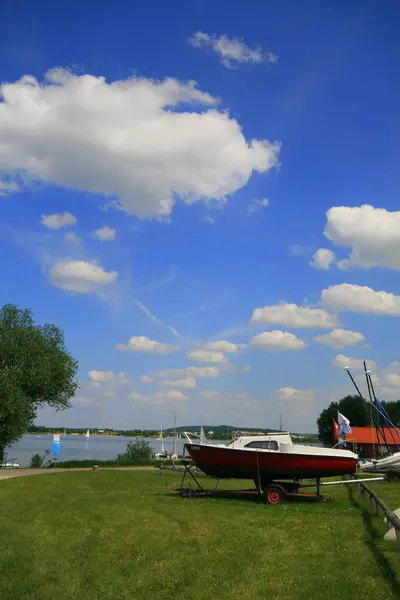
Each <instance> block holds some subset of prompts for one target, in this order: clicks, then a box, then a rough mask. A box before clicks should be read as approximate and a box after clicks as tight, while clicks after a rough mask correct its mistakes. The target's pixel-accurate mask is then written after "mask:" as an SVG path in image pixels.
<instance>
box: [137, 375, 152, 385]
mask: <svg viewBox="0 0 400 600" xmlns="http://www.w3.org/2000/svg"><path fill="white" fill-rule="evenodd" d="M140 381H141V382H142V383H153V381H154V379H153V377H150V376H149V375H141V376H140Z"/></svg>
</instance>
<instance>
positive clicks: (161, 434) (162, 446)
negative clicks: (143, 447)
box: [160, 425, 165, 454]
mask: <svg viewBox="0 0 400 600" xmlns="http://www.w3.org/2000/svg"><path fill="white" fill-rule="evenodd" d="M160 444H161V450H160V452H161V454H165V448H164V438H163V429H162V425H161V429H160Z"/></svg>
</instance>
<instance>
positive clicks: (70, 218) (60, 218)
mask: <svg viewBox="0 0 400 600" xmlns="http://www.w3.org/2000/svg"><path fill="white" fill-rule="evenodd" d="M0 107H1V105H0ZM0 122H1V110H0ZM0 166H1V154H0ZM40 222H41V224H42V225H44V226H45V227H47V229H53V230H56V229H61V228H62V227H69V226H71V225H75V223H76V217H74V215H71V213H69V212H65V213H54V214H53V215H42V216H41V218H40Z"/></svg>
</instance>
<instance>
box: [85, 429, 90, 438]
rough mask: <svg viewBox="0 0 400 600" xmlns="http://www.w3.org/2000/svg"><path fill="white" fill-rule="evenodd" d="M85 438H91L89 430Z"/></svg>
mask: <svg viewBox="0 0 400 600" xmlns="http://www.w3.org/2000/svg"><path fill="white" fill-rule="evenodd" d="M85 438H86V439H87V440H88V439H89V438H90V432H89V429H88V430H87V432H86V433H85Z"/></svg>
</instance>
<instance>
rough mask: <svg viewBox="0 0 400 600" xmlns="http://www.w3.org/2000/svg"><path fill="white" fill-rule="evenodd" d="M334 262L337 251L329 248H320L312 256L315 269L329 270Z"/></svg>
mask: <svg viewBox="0 0 400 600" xmlns="http://www.w3.org/2000/svg"><path fill="white" fill-rule="evenodd" d="M333 262H335V253H334V252H332V250H328V249H327V248H320V249H319V250H317V251H316V252H315V254H314V256H313V257H312V260H311V261H310V265H311V266H312V267H314V268H315V269H323V270H328V269H329V267H330V266H331V264H332V263H333Z"/></svg>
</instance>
